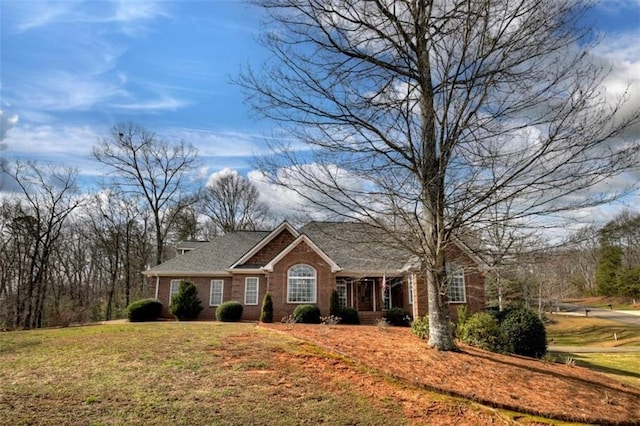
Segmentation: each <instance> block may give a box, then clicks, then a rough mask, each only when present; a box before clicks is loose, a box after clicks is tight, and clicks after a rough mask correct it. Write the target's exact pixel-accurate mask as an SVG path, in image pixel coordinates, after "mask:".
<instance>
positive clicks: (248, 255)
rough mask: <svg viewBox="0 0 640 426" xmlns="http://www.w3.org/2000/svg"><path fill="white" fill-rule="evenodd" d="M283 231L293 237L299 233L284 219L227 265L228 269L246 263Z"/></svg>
mask: <svg viewBox="0 0 640 426" xmlns="http://www.w3.org/2000/svg"><path fill="white" fill-rule="evenodd" d="M283 232H289V233H290V234H291V235H292V236H293V237H294V238H297V237H298V236H299V235H300V233H299V232H298V231H296V230H295V228H293V227H292V226H291V225H290V224H289V222H287V221H286V220H285V221H284V222H282V223H281V224H280V225H279V226H278V227H277V228H276V229H274V230H273V231H271V232H269V233H268V234H267V235H266V236H265V237H264V238H263V239H262V240H261V241H259V242H258V243H257V244H256V245H255V246H253V247H252V248H251V249H250V250H248V251H247V252H246V253H245V254H244V255H243V256H242V257H241V258H240V259H238V260H237V261H236V262H234V263H233V265H231V266H230V267H229V269H234V268H238V267H240V266H242V265H244V264H245V263H248V262H249V261H250V260H251V258H253V257H254V256H256V255H257V254H258V253H260V251H261V250H263V249H264V248H265V247H267V245H268V244H269V243H271V242H272V241H273V240H274V239H276V238H277V237H278V236H280V235H281V234H282V233H283ZM269 260H270V259H269ZM265 263H266V261H265Z"/></svg>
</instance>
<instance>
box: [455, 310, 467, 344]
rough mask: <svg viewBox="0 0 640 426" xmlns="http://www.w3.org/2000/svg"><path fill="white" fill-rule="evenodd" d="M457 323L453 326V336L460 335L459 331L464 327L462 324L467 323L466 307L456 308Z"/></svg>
mask: <svg viewBox="0 0 640 426" xmlns="http://www.w3.org/2000/svg"><path fill="white" fill-rule="evenodd" d="M457 312H458V322H457V324H455V325H454V326H453V327H452V328H453V332H454V335H456V336H457V335H458V334H460V330H462V327H464V324H465V323H466V322H467V318H468V316H467V305H462V306H458V309H457Z"/></svg>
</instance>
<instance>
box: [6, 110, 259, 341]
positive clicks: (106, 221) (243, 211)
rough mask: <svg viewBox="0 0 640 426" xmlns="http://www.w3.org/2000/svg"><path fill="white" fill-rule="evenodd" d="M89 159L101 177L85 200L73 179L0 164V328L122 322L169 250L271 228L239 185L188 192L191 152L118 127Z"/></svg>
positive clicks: (55, 169)
mask: <svg viewBox="0 0 640 426" xmlns="http://www.w3.org/2000/svg"><path fill="white" fill-rule="evenodd" d="M92 153H93V157H94V158H95V160H96V161H97V165H102V166H104V172H105V173H106V176H105V179H104V181H103V184H102V185H101V186H100V188H99V189H97V190H95V191H93V192H87V191H84V192H83V191H82V190H81V188H80V185H79V182H78V179H79V175H78V171H77V170H73V169H69V168H64V167H59V166H55V165H52V164H45V163H33V162H23V161H14V162H11V161H3V163H2V172H3V178H2V181H1V183H0V185H1V186H0V190H1V191H2V196H1V197H0V329H15V328H21V329H30V328H38V327H44V326H55V325H64V324H69V323H76V322H86V321H98V320H110V319H113V318H122V317H123V315H124V309H125V308H126V306H127V305H128V304H129V303H130V302H131V301H133V300H135V299H137V298H140V297H143V296H147V295H148V288H147V284H146V282H145V280H144V278H143V276H142V274H141V271H143V270H145V269H147V268H149V267H152V266H154V265H156V264H159V263H160V262H162V261H164V260H166V259H169V258H171V257H172V256H175V250H174V247H175V243H176V242H177V241H180V240H185V239H207V238H209V237H211V236H212V235H217V234H221V233H226V232H231V231H234V230H240V229H244V230H253V229H263V228H265V227H268V226H269V224H270V221H271V217H270V215H269V211H268V208H267V207H266V204H265V203H264V202H263V201H262V200H261V199H260V198H259V194H258V191H257V189H256V188H255V186H254V185H253V184H252V183H251V182H250V181H249V180H248V179H247V178H246V177H243V176H241V175H240V174H238V173H236V172H231V171H230V172H228V173H223V174H220V175H217V176H215V177H214V178H213V179H210V180H209V182H205V183H199V184H195V185H194V184H193V183H191V182H190V179H191V178H192V175H191V172H192V171H193V170H194V168H195V166H196V165H197V162H198V158H197V153H196V150H195V149H194V148H193V147H192V146H191V145H190V144H187V143H184V142H176V141H167V140H165V139H163V138H161V137H159V136H157V135H156V134H154V133H153V132H150V131H148V130H146V129H144V128H142V127H140V126H138V125H136V124H133V123H123V124H118V125H116V126H114V127H113V128H112V129H111V132H110V134H109V136H107V137H105V138H101V139H100V140H99V141H98V142H97V143H96V144H95V145H94V146H93V150H92Z"/></svg>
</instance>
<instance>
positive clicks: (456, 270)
mask: <svg viewBox="0 0 640 426" xmlns="http://www.w3.org/2000/svg"><path fill="white" fill-rule="evenodd" d="M446 269H447V299H448V302H449V303H450V304H464V303H467V282H466V277H465V273H464V268H463V267H462V266H460V265H457V264H455V263H447V266H446ZM449 274H451V276H449ZM458 274H461V275H458ZM460 276H461V278H462V300H450V299H449V294H450V292H449V290H450V289H451V287H452V284H453V282H454V279H455V278H459V277H460Z"/></svg>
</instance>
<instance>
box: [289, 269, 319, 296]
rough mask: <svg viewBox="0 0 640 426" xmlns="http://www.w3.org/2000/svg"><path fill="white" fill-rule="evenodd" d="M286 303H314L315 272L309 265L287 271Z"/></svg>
mask: <svg viewBox="0 0 640 426" xmlns="http://www.w3.org/2000/svg"><path fill="white" fill-rule="evenodd" d="M287 303H316V270H315V269H313V268H312V267H311V266H309V265H296V266H293V267H292V268H291V269H289V273H288V279H287Z"/></svg>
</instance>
